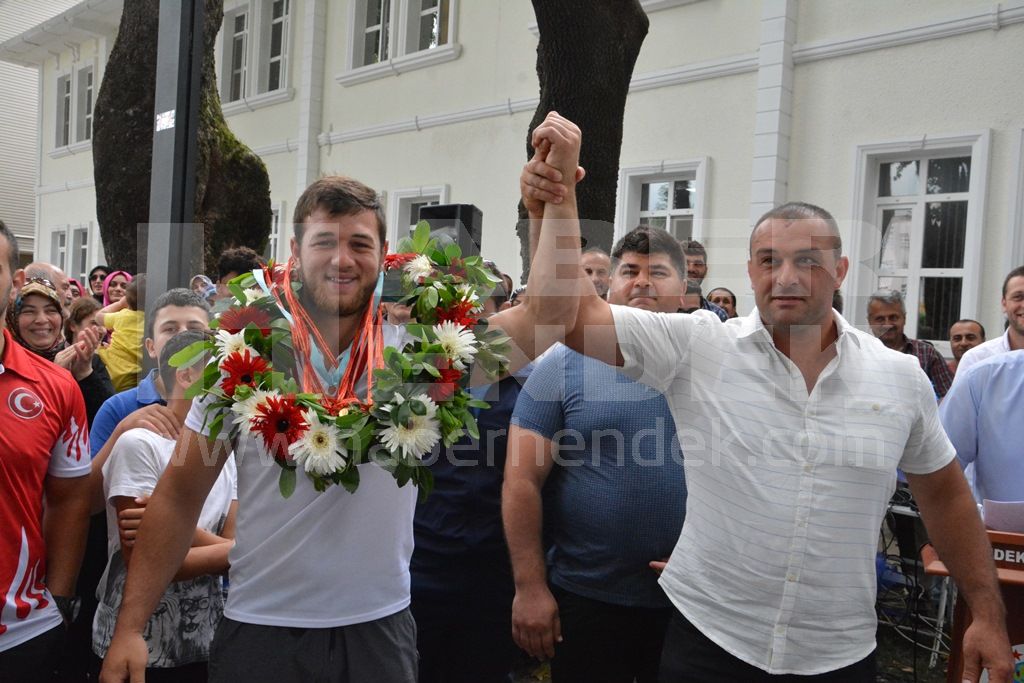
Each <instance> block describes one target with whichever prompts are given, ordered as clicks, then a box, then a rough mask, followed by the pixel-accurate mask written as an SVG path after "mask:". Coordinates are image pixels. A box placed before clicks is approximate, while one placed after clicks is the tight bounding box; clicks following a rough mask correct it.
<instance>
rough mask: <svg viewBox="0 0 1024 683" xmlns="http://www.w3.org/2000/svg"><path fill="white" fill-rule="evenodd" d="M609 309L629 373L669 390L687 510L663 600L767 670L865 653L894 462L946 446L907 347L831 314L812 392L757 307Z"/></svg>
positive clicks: (939, 452) (926, 385)
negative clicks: (721, 312)
mask: <svg viewBox="0 0 1024 683" xmlns="http://www.w3.org/2000/svg"><path fill="white" fill-rule="evenodd" d="M612 312H613V315H614V319H615V331H616V334H617V336H618V342H619V347H620V349H621V351H622V355H623V357H624V358H625V367H624V368H623V371H624V372H626V374H628V375H630V376H631V377H633V378H634V379H639V380H640V381H643V382H645V383H647V384H649V385H651V386H652V387H654V388H656V389H658V390H660V391H662V392H663V393H664V394H665V396H666V398H667V399H668V403H669V407H670V408H671V410H672V414H673V417H674V418H675V421H676V428H677V431H678V433H679V439H680V446H681V447H682V451H683V454H684V462H685V470H686V483H687V490H688V498H687V506H686V521H685V523H684V526H683V530H682V533H681V534H680V537H679V541H678V543H677V545H676V548H675V550H674V551H673V553H672V557H671V560H670V561H669V563H668V567H667V568H666V569H665V572H664V573H663V575H662V579H661V585H662V587H663V588H664V589H665V592H666V594H667V595H668V597H669V598H670V599H671V600H672V602H673V604H674V605H675V606H676V607H677V608H678V609H679V610H680V611H681V612H682V613H683V615H684V616H686V618H687V619H689V620H690V621H691V622H692V623H693V624H694V625H695V626H696V627H697V628H698V629H700V631H701V632H703V633H704V634H705V635H706V636H707V637H708V638H710V639H711V640H712V641H713V642H715V643H717V644H718V645H719V646H720V647H722V648H723V649H725V650H726V651H727V652H729V653H731V654H733V655H734V656H736V657H738V658H740V659H742V660H744V661H746V662H749V663H750V664H752V665H754V666H756V667H758V668H760V669H763V670H765V671H768V672H769V673H772V674H784V673H793V674H817V673H822V672H826V671H832V670H835V669H839V668H842V667H844V666H848V665H850V664H852V663H855V662H857V661H859V660H861V659H863V658H864V657H866V656H867V655H868V654H870V653H871V651H872V650H873V649H874V647H875V628H876V621H875V612H874V603H875V585H876V583H875V582H876V579H875V564H874V559H875V552H876V548H877V544H878V533H879V529H880V527H881V523H882V518H883V515H884V513H885V509H886V503H887V502H888V500H889V498H890V496H891V495H892V492H893V490H894V487H895V483H896V468H897V467H900V468H902V469H903V470H904V471H905V472H909V473H912V474H925V473H929V472H933V471H935V470H938V469H940V468H942V467H943V466H945V465H946V464H948V463H949V462H950V461H952V459H953V458H954V457H955V453H954V451H953V448H952V446H951V445H950V443H949V440H948V439H947V438H946V435H945V433H944V432H943V430H942V427H941V425H940V423H939V421H938V416H937V410H936V402H935V396H934V392H933V390H932V387H931V383H930V382H929V381H928V377H927V376H926V375H925V374H924V372H923V371H922V370H921V367H920V365H919V364H918V362H917V359H916V358H914V357H913V356H909V355H906V354H903V353H899V352H897V351H892V350H890V349H887V348H886V347H885V346H884V345H883V344H882V343H881V342H879V341H878V340H877V339H875V338H874V337H872V336H871V335H868V334H865V333H863V332H860V331H858V330H855V329H853V328H852V327H850V325H849V324H848V323H847V322H846V321H845V320H844V319H843V318H842V316H840V315H839V314H838V313H836V314H834V315H835V318H836V322H837V324H838V326H839V339H838V341H837V342H836V352H837V353H836V357H835V358H833V359H832V360H831V361H830V362H829V364H828V365H827V366H826V367H825V369H824V370H823V371H822V372H821V375H820V376H819V377H818V380H817V383H816V384H815V386H814V388H813V390H812V391H811V392H810V394H808V392H807V388H806V383H805V381H804V378H803V375H802V374H801V372H800V370H799V369H798V368H797V367H796V365H795V364H794V363H793V362H792V361H791V360H789V358H787V357H786V356H785V355H783V354H782V353H781V352H780V351H779V350H778V349H777V348H776V347H775V346H774V344H773V343H772V339H771V336H770V335H769V333H768V331H767V330H766V329H765V327H764V325H763V323H762V321H761V318H760V315H759V314H758V312H757V311H756V310H755V311H754V312H753V313H751V315H750V316H748V317H746V318H737V319H733V320H730V321H728V322H727V323H724V324H723V323H721V322H719V321H718V320H717V319H716V318H711V316H709V315H706V314H702V313H701V312H697V313H695V314H694V315H679V314H671V315H666V314H659V313H651V312H648V311H643V310H639V309H635V308H628V307H624V306H612Z"/></svg>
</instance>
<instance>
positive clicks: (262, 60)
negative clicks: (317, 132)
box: [216, 0, 295, 116]
mask: <svg viewBox="0 0 1024 683" xmlns="http://www.w3.org/2000/svg"><path fill="white" fill-rule="evenodd" d="M282 1H283V2H284V3H285V8H284V10H285V11H284V14H283V15H282V16H281V18H280V19H274V16H273V6H274V2H275V0H241V1H240V2H235V3H225V4H226V6H225V8H224V21H223V23H222V24H221V30H220V32H219V33H218V35H217V41H218V44H217V47H216V53H217V58H218V60H219V65H218V89H219V92H220V97H221V111H223V112H224V115H225V116H233V115H235V114H239V113H242V112H247V111H253V110H255V109H260V108H262V107H266V106H270V105H273V104H278V103H280V102H288V101H290V100H291V99H293V98H294V97H295V90H294V88H292V87H291V72H290V66H291V64H292V55H291V51H292V49H293V47H294V44H295V41H294V40H293V36H292V30H293V28H292V26H293V24H294V10H295V1H294V0H282ZM242 13H244V14H245V15H246V16H247V17H248V19H247V26H246V31H245V48H244V53H243V57H244V72H243V75H242V87H241V94H240V96H239V97H238V98H236V99H233V100H232V99H229V97H230V95H231V90H230V89H231V80H230V78H231V76H232V68H231V67H232V63H231V59H232V58H233V57H234V47H233V45H234V36H235V34H234V30H233V27H232V28H231V30H232V32H231V35H228V33H227V31H228V24H229V22H233V21H234V19H235V17H237V16H238V15H239V14H242ZM275 23H281V24H282V29H281V54H280V55H279V57H277V58H276V59H278V60H279V61H280V64H281V70H280V76H279V82H278V87H277V88H275V89H274V90H268V89H267V88H268V87H269V84H270V65H271V62H272V61H273V60H272V58H271V57H270V47H271V42H272V35H273V26H274V24H275Z"/></svg>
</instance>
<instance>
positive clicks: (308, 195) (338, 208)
mask: <svg viewBox="0 0 1024 683" xmlns="http://www.w3.org/2000/svg"><path fill="white" fill-rule="evenodd" d="M317 209H323V210H324V211H326V212H327V213H329V214H331V215H332V216H352V215H354V214H357V213H360V212H362V211H372V212H373V214H374V216H375V217H376V219H377V233H378V235H379V237H380V246H381V248H382V249H383V248H384V242H385V241H386V240H387V235H388V228H387V223H386V222H385V220H384V207H383V206H382V205H381V203H380V197H379V196H378V195H377V192H376V191H374V189H373V188H371V187H369V186H367V185H364V184H363V183H361V182H359V181H358V180H356V179H355V178H349V177H348V176H340V175H336V176H326V177H324V178H321V179H320V180H317V181H316V182H314V183H313V184H312V185H310V186H309V187H307V188H306V189H305V191H304V192H303V193H302V195H301V196H300V197H299V199H298V201H297V202H296V203H295V212H294V213H293V214H292V229H293V230H294V231H295V240H296V241H297V242H302V233H303V231H304V230H305V223H306V219H307V218H309V217H310V215H312V213H313V212H314V211H316V210H317Z"/></svg>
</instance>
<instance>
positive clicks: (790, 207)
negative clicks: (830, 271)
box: [750, 202, 843, 258]
mask: <svg viewBox="0 0 1024 683" xmlns="http://www.w3.org/2000/svg"><path fill="white" fill-rule="evenodd" d="M776 218H777V219H779V220H783V221H801V220H808V219H818V220H821V221H824V223H825V225H827V226H828V229H829V232H831V233H832V237H833V238H834V239H835V244H833V246H832V249H833V251H835V254H836V258H839V257H840V256H842V255H843V236H842V235H841V234H840V233H839V224H838V223H836V219H835V218H833V217H832V214H830V213H829V212H828V211H826V210H825V209H823V208H821V207H820V206H815V205H814V204H808V203H807V202H788V203H786V204H783V205H782V206H777V207H775V208H774V209H772V210H770V211H766V212H765V213H764V214H762V215H761V217H760V218H758V219H757V222H756V223H754V228H753V229H752V230H751V231H750V246H751V247H753V245H754V233H755V232H757V228H758V226H760V225H761V224H762V223H764V222H765V221H767V220H772V219H776Z"/></svg>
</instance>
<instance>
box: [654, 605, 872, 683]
mask: <svg viewBox="0 0 1024 683" xmlns="http://www.w3.org/2000/svg"><path fill="white" fill-rule="evenodd" d="M673 612H674V614H673V615H672V621H671V623H670V624H669V626H668V633H667V634H666V635H665V647H664V649H663V650H662V653H661V674H660V676H661V678H660V681H661V683H721V681H743V683H874V681H875V653H874V652H872V653H871V654H870V655H868V656H867V657H866V658H864V659H862V660H861V661H859V662H857V663H856V664H851V665H850V666H847V667H843V668H842V669H837V670H836V671H830V672H828V673H823V674H816V675H813V676H799V675H796V674H782V675H774V676H773V675H771V674H768V673H766V672H765V671H762V670H761V669H758V668H757V667H755V666H751V665H750V664H747V663H746V662H744V661H743V660H741V659H738V658H736V657H734V656H732V655H731V654H729V653H728V652H726V651H725V650H723V649H722V648H720V647H719V646H718V645H716V644H715V643H713V642H711V640H709V639H708V638H707V637H706V636H705V635H704V634H703V633H701V632H700V631H698V630H697V627H696V626H694V625H693V624H691V623H690V622H689V621H688V620H687V619H686V617H684V616H683V615H682V614H680V613H679V612H678V611H675V610H673Z"/></svg>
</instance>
